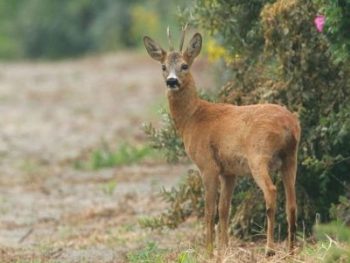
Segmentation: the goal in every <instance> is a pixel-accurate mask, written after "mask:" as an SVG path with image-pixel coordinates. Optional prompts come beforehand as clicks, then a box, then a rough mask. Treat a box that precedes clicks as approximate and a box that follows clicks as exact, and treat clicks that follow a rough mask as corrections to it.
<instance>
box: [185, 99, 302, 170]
mask: <svg viewBox="0 0 350 263" xmlns="http://www.w3.org/2000/svg"><path fill="white" fill-rule="evenodd" d="M299 137H300V128H299V123H298V120H297V118H296V117H295V116H294V115H293V114H292V113H291V112H289V111H288V110H287V109H285V108H284V107H282V106H279V105H275V104H258V105H248V106H234V105H230V104H213V103H209V102H206V101H201V103H200V106H199V107H198V109H197V111H196V112H195V113H194V114H193V116H192V117H191V119H190V120H189V121H188V123H187V125H186V128H185V130H184V132H183V139H184V144H185V148H186V152H187V153H188V155H189V156H190V158H191V159H192V160H193V161H194V162H195V163H196V164H197V165H198V166H199V167H201V166H204V165H206V164H207V163H208V162H210V161H213V160H214V161H215V162H220V163H221V166H222V167H227V168H226V170H228V169H233V170H234V171H227V172H232V173H237V174H244V173H247V172H248V171H249V169H248V162H249V160H250V159H252V158H256V157H259V158H261V157H266V158H267V159H270V162H271V167H274V166H276V168H278V167H277V166H279V162H280V158H282V157H283V155H284V154H288V153H289V152H291V151H293V150H295V149H296V147H297V144H298V141H299Z"/></svg>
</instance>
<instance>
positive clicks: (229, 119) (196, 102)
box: [143, 27, 300, 256]
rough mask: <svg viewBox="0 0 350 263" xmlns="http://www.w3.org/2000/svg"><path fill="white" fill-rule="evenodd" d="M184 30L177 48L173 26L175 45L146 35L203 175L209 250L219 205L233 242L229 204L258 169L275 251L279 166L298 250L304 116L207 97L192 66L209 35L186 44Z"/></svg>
mask: <svg viewBox="0 0 350 263" xmlns="http://www.w3.org/2000/svg"><path fill="white" fill-rule="evenodd" d="M185 34H186V27H183V28H182V33H181V38H180V47H179V50H178V51H176V50H175V49H174V45H173V43H172V39H171V34H170V31H169V27H168V30H167V37H168V41H169V51H168V52H167V51H165V50H164V49H163V48H162V47H161V46H160V45H159V44H158V43H157V42H155V41H154V40H153V39H152V38H150V37H148V36H144V38H143V42H144V46H145V48H146V50H147V52H148V54H149V55H150V57H151V58H153V59H154V60H156V61H158V62H160V63H161V70H162V75H163V77H164V80H165V84H166V87H167V99H168V105H169V110H170V114H171V116H172V119H173V121H174V124H175V128H176V131H177V133H178V134H179V136H181V138H182V140H183V143H184V147H185V151H186V153H187V155H188V157H189V158H190V159H191V160H192V162H193V163H194V164H195V165H196V166H197V167H198V169H199V171H200V174H201V178H202V182H203V186H204V199H205V208H204V209H205V213H204V218H205V229H206V234H205V243H206V250H207V252H208V253H209V255H210V256H213V250H214V239H215V232H214V231H215V228H214V224H215V214H216V211H217V210H218V213H219V222H218V224H219V227H218V232H219V233H218V250H219V251H224V250H225V249H226V248H227V247H228V240H229V239H228V225H229V211H230V205H231V198H232V195H233V190H234V185H235V181H236V178H237V177H239V176H247V175H248V176H249V175H251V176H252V177H253V179H254V181H255V182H256V184H257V185H258V187H259V188H260V189H261V190H262V192H263V196H264V199H265V205H266V217H267V234H266V237H267V241H266V250H265V254H266V256H273V255H274V254H275V243H274V221H275V212H276V198H277V188H276V186H275V185H274V183H273V181H272V179H271V176H270V175H271V174H272V173H277V172H279V175H280V176H281V178H282V182H283V186H284V190H285V195H286V205H285V207H286V214H287V222H288V237H287V240H288V250H289V252H290V253H291V254H292V253H293V249H294V243H295V235H296V219H297V203H296V192H295V182H296V173H297V152H298V145H299V141H300V124H299V120H298V117H297V116H296V115H294V114H293V113H292V112H290V111H288V110H287V109H286V108H285V107H284V106H280V105H277V104H267V103H266V104H254V105H242V106H237V105H233V104H228V103H211V102H208V101H206V100H203V99H200V98H199V96H198V94H197V88H196V84H195V81H194V78H193V77H192V74H191V71H190V70H191V66H192V65H193V62H194V60H195V58H196V57H197V56H198V55H199V53H200V51H201V48H202V35H201V34H200V33H195V34H194V35H193V36H192V38H191V40H190V41H189V43H188V45H187V47H186V49H185V50H184V51H182V49H183V44H184V39H185ZM219 188H220V189H219ZM218 192H220V195H219V198H218V197H217V194H218ZM217 199H219V200H218V209H217Z"/></svg>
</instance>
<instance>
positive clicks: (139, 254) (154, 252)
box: [127, 242, 164, 263]
mask: <svg viewBox="0 0 350 263" xmlns="http://www.w3.org/2000/svg"><path fill="white" fill-rule="evenodd" d="M163 254H164V250H162V249H160V248H158V246H157V244H156V243H154V242H148V243H147V246H146V247H145V248H144V249H142V250H140V251H136V252H130V253H128V255H127V259H128V262H130V263H161V262H164V258H163Z"/></svg>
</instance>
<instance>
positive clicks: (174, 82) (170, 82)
mask: <svg viewBox="0 0 350 263" xmlns="http://www.w3.org/2000/svg"><path fill="white" fill-rule="evenodd" d="M166 84H167V86H169V87H172V88H173V87H175V86H177V85H179V81H178V80H177V78H168V79H167V80H166Z"/></svg>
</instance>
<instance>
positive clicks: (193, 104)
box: [168, 75, 199, 136]
mask: <svg viewBox="0 0 350 263" xmlns="http://www.w3.org/2000/svg"><path fill="white" fill-rule="evenodd" d="M182 85H183V87H182V88H181V90H179V91H168V102H169V109H170V113H171V116H172V117H173V120H174V122H175V127H176V130H177V131H178V132H179V134H180V135H181V136H182V133H183V131H184V128H185V126H186V123H187V122H188V121H189V120H190V118H191V116H192V115H193V113H194V112H195V111H196V109H197V107H198V105H199V98H198V95H197V91H196V85H195V83H194V80H193V78H192V76H191V75H190V76H188V78H187V79H186V81H185V82H184V83H183V84H182Z"/></svg>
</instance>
